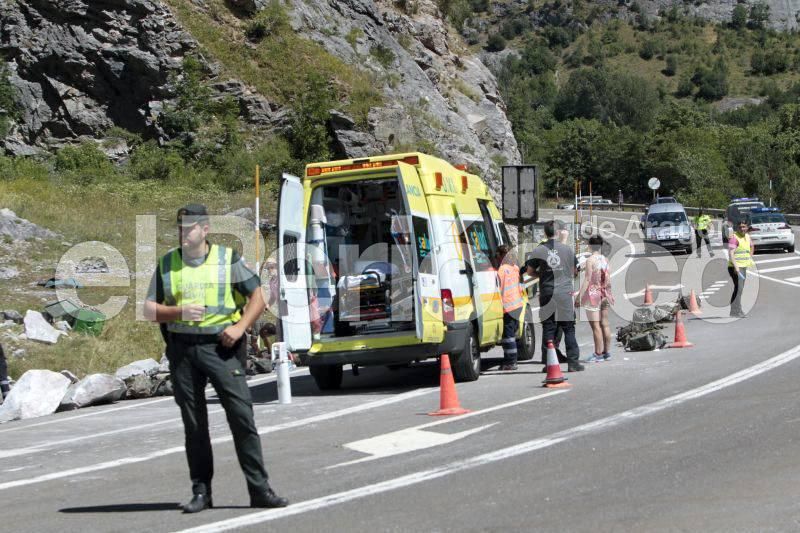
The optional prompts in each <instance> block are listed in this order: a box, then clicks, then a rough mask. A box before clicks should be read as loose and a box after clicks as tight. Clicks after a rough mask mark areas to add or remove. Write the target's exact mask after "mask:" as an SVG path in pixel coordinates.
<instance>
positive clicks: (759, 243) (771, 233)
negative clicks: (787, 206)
mask: <svg viewBox="0 0 800 533" xmlns="http://www.w3.org/2000/svg"><path fill="white" fill-rule="evenodd" d="M749 221H750V238H751V239H752V240H753V247H754V248H755V250H756V251H759V250H776V249H777V250H786V251H787V252H789V253H794V232H793V231H792V228H790V227H789V224H787V222H786V217H784V216H783V213H780V212H779V209H778V208H777V207H756V208H754V209H751V210H750V216H749Z"/></svg>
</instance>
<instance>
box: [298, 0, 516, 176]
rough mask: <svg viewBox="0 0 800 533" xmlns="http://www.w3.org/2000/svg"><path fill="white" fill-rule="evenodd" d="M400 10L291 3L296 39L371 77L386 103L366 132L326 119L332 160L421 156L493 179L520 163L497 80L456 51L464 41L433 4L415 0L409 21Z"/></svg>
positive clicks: (336, 117) (364, 0) (375, 0)
mask: <svg viewBox="0 0 800 533" xmlns="http://www.w3.org/2000/svg"><path fill="white" fill-rule="evenodd" d="M396 4H397V3H396V2H393V1H392V0H342V1H336V2H334V1H331V2H314V1H310V0H308V1H296V2H292V3H291V16H292V26H293V28H294V29H295V30H296V31H297V32H299V33H301V34H303V35H307V36H308V37H309V38H311V39H312V40H314V41H316V42H317V43H319V44H321V45H322V46H324V47H325V49H326V50H328V51H329V52H330V53H331V54H333V55H335V56H337V57H339V58H341V59H343V60H344V61H346V62H347V63H351V64H356V65H360V66H361V67H362V68H365V69H367V70H370V71H372V72H374V74H375V76H376V79H377V80H379V81H378V83H379V84H380V85H381V87H382V90H383V94H384V99H385V105H384V106H383V107H377V108H373V109H372V110H370V112H369V115H368V126H367V128H366V131H363V129H357V128H356V127H355V123H354V121H353V119H352V118H351V117H347V116H346V115H342V114H339V113H333V114H332V115H331V120H330V122H329V125H330V129H331V131H332V133H333V136H334V141H335V143H336V148H337V150H338V152H339V154H338V155H339V156H342V157H363V156H367V155H373V154H376V153H387V152H393V151H401V150H417V149H420V150H421V151H426V152H431V151H432V152H435V153H437V154H439V155H441V156H443V157H444V158H445V159H448V160H450V161H452V162H454V163H466V164H469V165H470V167H472V168H473V169H476V170H477V171H478V172H480V173H482V174H484V175H485V174H492V175H495V176H497V175H498V171H499V168H497V163H501V164H502V163H513V162H517V161H518V160H519V151H518V149H517V143H516V140H515V139H514V136H513V133H512V131H511V124H510V123H509V121H508V119H507V118H506V114H505V104H504V103H503V101H502V98H501V97H500V96H499V91H498V89H497V83H496V81H495V79H494V76H493V75H492V73H491V72H489V69H488V68H486V66H485V65H484V64H483V63H482V62H481V61H480V60H479V59H478V58H476V57H473V56H471V55H469V53H466V52H465V51H463V50H458V49H457V48H456V47H457V46H458V45H459V43H460V38H459V37H458V36H457V35H454V34H451V33H450V30H449V27H448V26H447V25H446V24H445V23H444V22H443V20H442V15H441V13H440V12H439V10H438V8H437V6H436V2H434V1H433V0H418V1H417V2H415V5H416V6H417V11H416V12H415V13H414V14H406V13H404V12H403V11H401V10H399V9H398V7H397V6H396ZM333 20H335V21H336V31H335V32H331V31H330V30H331V21H333ZM352 36H358V37H357V38H355V39H353V38H352ZM351 43H352V44H351Z"/></svg>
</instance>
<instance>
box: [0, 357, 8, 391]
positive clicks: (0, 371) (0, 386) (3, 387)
mask: <svg viewBox="0 0 800 533" xmlns="http://www.w3.org/2000/svg"><path fill="white" fill-rule="evenodd" d="M9 391H10V389H9V383H8V364H7V363H6V354H5V352H3V345H2V344H0V394H2V396H3V398H5V397H6V396H8V393H9Z"/></svg>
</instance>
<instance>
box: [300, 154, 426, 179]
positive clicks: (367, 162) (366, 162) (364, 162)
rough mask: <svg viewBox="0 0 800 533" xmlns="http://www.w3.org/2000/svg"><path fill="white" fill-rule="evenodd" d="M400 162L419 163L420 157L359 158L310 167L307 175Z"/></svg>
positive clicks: (390, 164)
mask: <svg viewBox="0 0 800 533" xmlns="http://www.w3.org/2000/svg"><path fill="white" fill-rule="evenodd" d="M398 163H405V164H407V165H419V157H418V156H415V155H410V156H407V157H404V158H402V159H387V160H385V161H372V160H371V159H357V160H354V161H353V163H351V164H349V165H331V166H327V167H309V168H307V169H306V176H308V177H314V176H322V175H324V174H331V173H333V172H345V171H348V170H364V169H368V168H383V167H395V166H397V165H398Z"/></svg>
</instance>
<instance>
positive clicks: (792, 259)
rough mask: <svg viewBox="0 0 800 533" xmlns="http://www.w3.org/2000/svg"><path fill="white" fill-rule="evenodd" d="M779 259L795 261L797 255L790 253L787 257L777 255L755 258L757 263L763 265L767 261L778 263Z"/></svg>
mask: <svg viewBox="0 0 800 533" xmlns="http://www.w3.org/2000/svg"><path fill="white" fill-rule="evenodd" d="M781 261H797V257H795V256H794V255H791V256H789V257H779V258H777V259H756V260H755V262H756V264H757V265H765V264H767V263H780V262H781Z"/></svg>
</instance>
